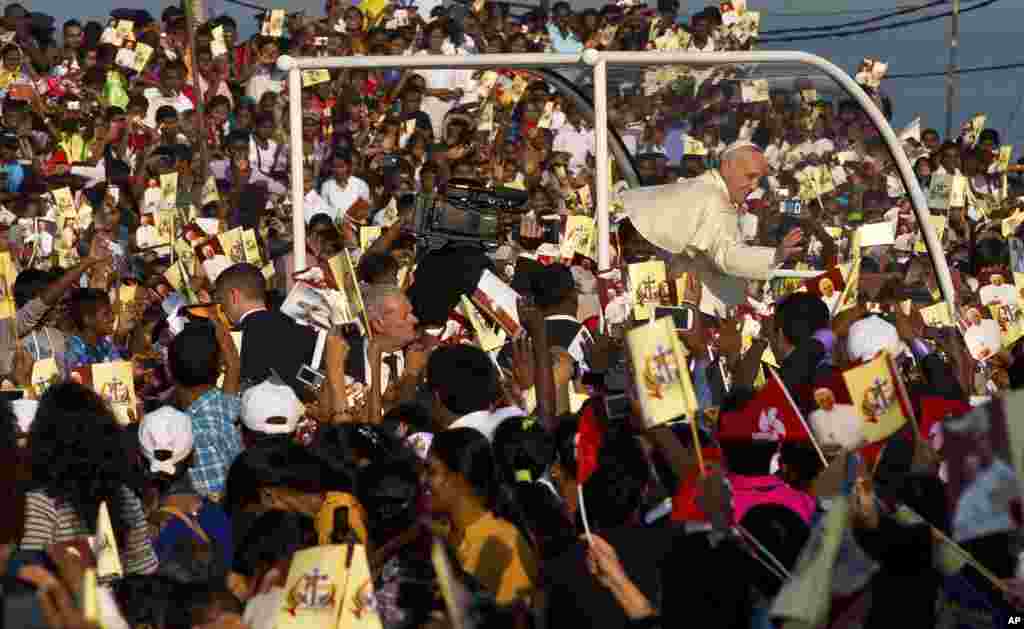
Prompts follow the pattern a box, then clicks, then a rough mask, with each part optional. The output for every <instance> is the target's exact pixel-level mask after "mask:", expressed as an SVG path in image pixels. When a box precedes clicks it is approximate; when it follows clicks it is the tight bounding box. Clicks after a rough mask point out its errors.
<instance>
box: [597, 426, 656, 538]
mask: <svg viewBox="0 0 1024 629" xmlns="http://www.w3.org/2000/svg"><path fill="white" fill-rule="evenodd" d="M607 437H608V435H606V441H605V443H604V444H603V445H602V446H601V451H600V453H599V454H598V466H597V469H596V470H595V471H594V473H593V474H592V475H591V476H590V478H588V479H587V482H586V483H584V484H583V499H584V501H585V502H586V508H587V518H588V520H589V522H590V528H591V529H597V530H602V529H609V528H614V527H618V526H622V525H624V524H627V523H628V522H629V521H630V519H631V518H632V517H633V515H634V514H635V513H636V511H637V509H639V508H640V503H641V501H642V500H643V496H644V490H645V489H646V488H647V483H648V482H649V480H650V466H649V465H648V463H647V458H646V457H645V456H644V452H643V449H642V448H641V447H640V444H639V443H638V442H637V440H636V438H635V437H633V435H631V434H629V433H628V432H625V431H623V432H619V433H617V434H612V435H611V438H610V439H607ZM580 515H581V516H582V514H580Z"/></svg>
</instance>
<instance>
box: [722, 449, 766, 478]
mask: <svg viewBox="0 0 1024 629" xmlns="http://www.w3.org/2000/svg"><path fill="white" fill-rule="evenodd" d="M721 445H722V455H723V456H724V457H725V462H726V465H727V466H728V467H729V471H730V472H732V473H733V474H739V475H740V476H765V475H767V474H768V473H769V471H770V470H771V463H772V458H773V457H774V456H775V453H776V452H778V451H779V444H778V443H776V442H774V441H722V442H721Z"/></svg>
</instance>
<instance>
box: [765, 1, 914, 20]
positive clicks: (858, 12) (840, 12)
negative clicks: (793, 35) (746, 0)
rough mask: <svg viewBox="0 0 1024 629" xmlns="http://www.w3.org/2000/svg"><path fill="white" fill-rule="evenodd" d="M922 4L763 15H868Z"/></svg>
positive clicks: (770, 12)
mask: <svg viewBox="0 0 1024 629" xmlns="http://www.w3.org/2000/svg"><path fill="white" fill-rule="evenodd" d="M918 6H921V5H920V3H918V4H897V5H895V6H891V7H876V8H874V9H836V10H835V11H765V10H761V15H763V16H769V17H792V18H804V17H805V18H818V17H838V16H842V15H867V14H868V13H882V12H884V11H892V10H898V9H910V8H913V7H918Z"/></svg>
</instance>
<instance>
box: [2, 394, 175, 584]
mask: <svg viewBox="0 0 1024 629" xmlns="http://www.w3.org/2000/svg"><path fill="white" fill-rule="evenodd" d="M123 446H124V438H123V433H122V431H121V429H120V427H119V426H118V424H117V421H116V420H115V419H114V415H113V413H112V412H111V410H110V409H109V408H108V407H107V405H106V404H105V403H104V401H103V399H102V398H100V397H99V396H98V395H97V394H95V393H93V392H92V391H91V390H89V389H87V388H85V387H83V386H81V385H78V384H74V383H70V382H69V383H62V384H56V385H54V386H52V387H50V388H49V389H48V390H47V391H46V393H45V394H43V397H42V399H41V400H40V401H39V409H38V410H37V411H36V416H35V421H34V422H33V423H32V428H31V430H30V433H29V448H30V452H31V462H32V479H33V481H34V483H35V488H34V489H33V490H32V491H29V492H28V493H27V494H26V496H25V527H24V528H25V532H24V535H23V536H22V538H21V549H22V550H27V551H40V552H41V551H45V550H46V548H47V547H48V546H50V545H51V544H56V543H61V542H68V541H71V540H74V539H75V538H79V537H85V536H91V535H95V534H96V527H97V518H98V515H99V508H100V505H101V504H102V503H106V505H107V511H108V512H109V514H110V520H111V525H112V527H113V530H114V535H115V537H116V538H117V542H118V548H119V549H120V555H121V564H122V567H123V569H124V572H125V574H150V573H153V572H155V571H156V569H157V566H158V562H157V557H156V553H155V552H154V551H153V546H152V544H150V541H149V526H148V525H147V523H146V516H145V513H144V512H143V509H142V503H141V502H140V501H139V498H138V497H137V496H136V495H135V493H133V491H132V489H131V488H132V487H134V486H135V485H136V482H135V481H136V480H137V479H136V478H134V477H133V469H134V468H133V467H132V462H131V460H130V457H126V456H124V452H123Z"/></svg>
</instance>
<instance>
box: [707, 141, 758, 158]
mask: <svg viewBox="0 0 1024 629" xmlns="http://www.w3.org/2000/svg"><path fill="white" fill-rule="evenodd" d="M740 149H753V150H755V151H757V152H758V153H764V150H763V149H762V148H761V147H760V146H758V145H756V144H754V143H753V142H750V141H749V140H737V141H735V142H733V143H732V144H730V145H729V146H727V147H725V150H724V151H722V154H721V155H719V156H718V157H719V159H721V160H724V159H725V158H726V157H727V156H728V155H729V154H730V153H735V152H736V151H738V150H740Z"/></svg>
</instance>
